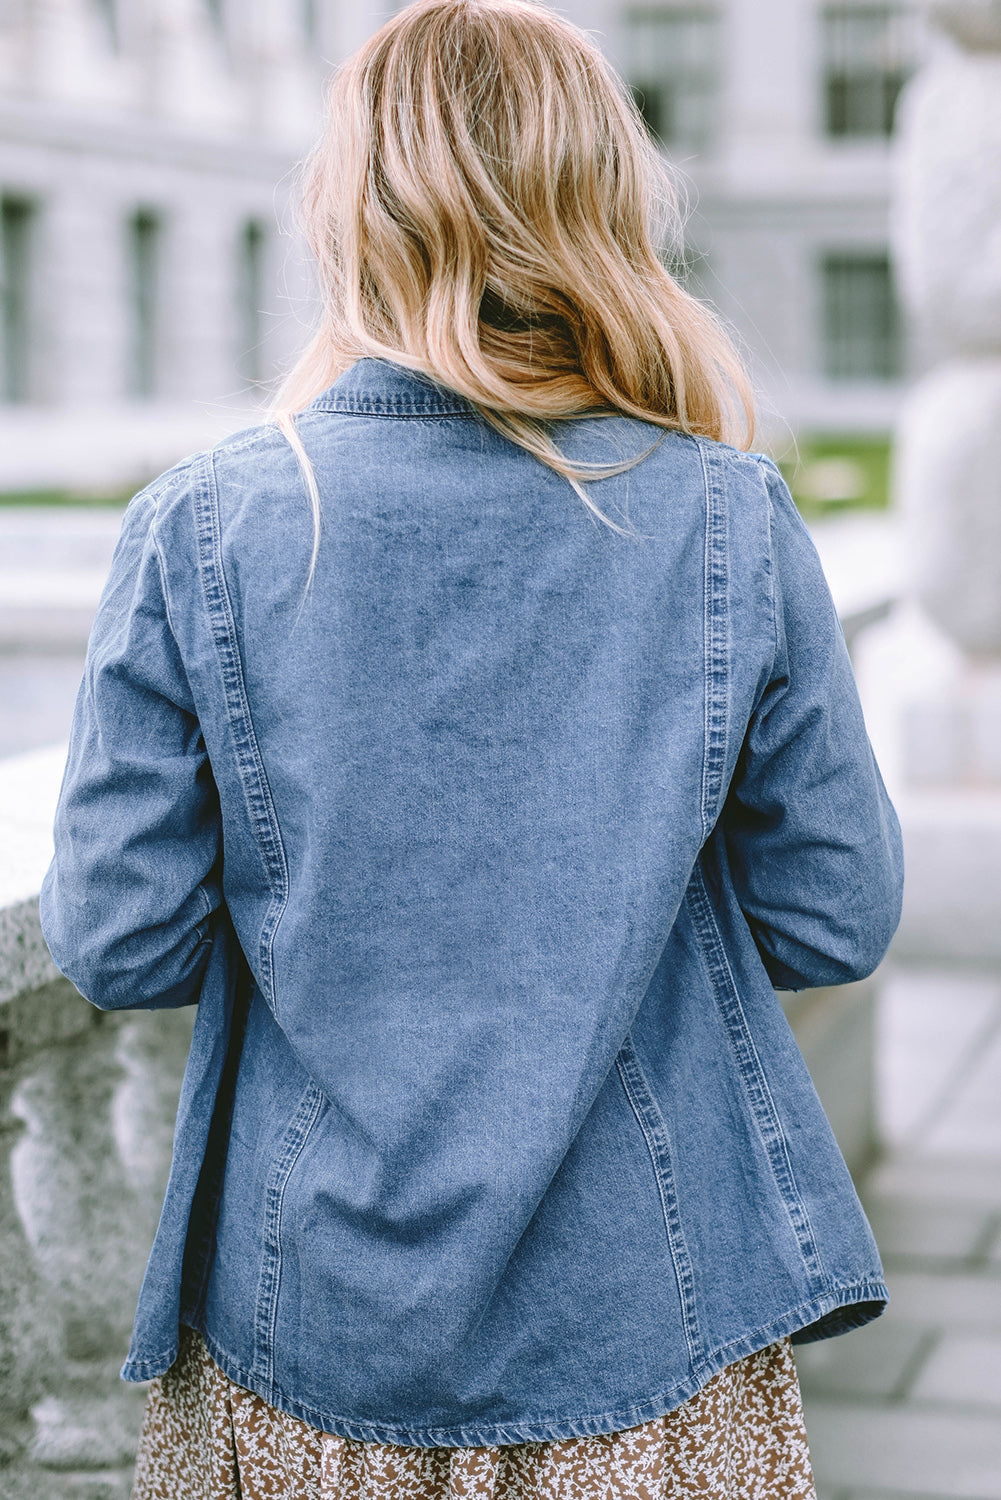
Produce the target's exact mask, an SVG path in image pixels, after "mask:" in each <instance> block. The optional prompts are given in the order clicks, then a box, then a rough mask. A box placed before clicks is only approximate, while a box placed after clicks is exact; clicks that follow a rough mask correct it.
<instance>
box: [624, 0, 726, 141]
mask: <svg viewBox="0 0 1001 1500" xmlns="http://www.w3.org/2000/svg"><path fill="white" fill-rule="evenodd" d="M625 25H626V48H627V56H626V76H627V77H628V79H629V82H630V85H631V87H632V91H633V96H634V98H635V99H636V102H637V104H638V105H639V107H640V110H641V111H642V113H643V118H644V119H645V120H646V123H647V125H648V126H649V128H650V131H651V132H652V134H653V135H655V136H657V138H658V139H659V140H661V141H663V143H664V144H665V145H666V146H674V147H680V148H682V149H687V150H690V151H700V150H703V149H704V148H705V147H706V146H707V145H708V144H709V141H710V139H711V137H712V132H713V126H714V124H715V118H714V117H715V104H716V93H717V50H718V48H717V30H718V23H717V18H716V16H715V15H713V14H712V12H710V11H704V10H666V9H665V10H632V11H629V12H627V14H626V19H625Z"/></svg>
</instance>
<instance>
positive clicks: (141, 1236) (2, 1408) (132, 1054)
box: [0, 750, 191, 1500]
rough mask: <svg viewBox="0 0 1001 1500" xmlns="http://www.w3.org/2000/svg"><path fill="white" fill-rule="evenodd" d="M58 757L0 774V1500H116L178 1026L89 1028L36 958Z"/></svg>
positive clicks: (124, 1019) (25, 761)
mask: <svg viewBox="0 0 1001 1500" xmlns="http://www.w3.org/2000/svg"><path fill="white" fill-rule="evenodd" d="M63 755H64V752H63V751H62V750H59V751H55V752H52V751H45V752H42V753H39V754H36V755H30V756H22V757H18V758H17V759H15V760H11V761H7V762H4V763H0V831H2V835H3V848H4V854H3V877H2V881H0V1496H2V1497H3V1500H22V1497H24V1500H29V1497H30V1500H56V1497H58V1500H77V1497H80V1500H83V1497H85V1496H86V1497H87V1500H125V1497H126V1496H127V1495H128V1491H129V1484H130V1476H131V1469H132V1461H133V1456H134V1453H135V1444H136V1437H137V1434H138V1430H139V1423H140V1420H141V1415H142V1402H143V1392H142V1390H141V1389H137V1388H136V1387H135V1386H126V1385H124V1384H123V1383H122V1382H121V1381H120V1380H119V1378H118V1370H119V1368H120V1366H121V1363H122V1360H123V1358H124V1353H125V1349H126V1347H127V1344H128V1336H129V1329H130V1326H131V1321H132V1314H133V1312H134V1310H135V1302H136V1295H137V1293H138V1290H139V1283H140V1280H141V1278H142V1272H143V1267H144V1262H145V1256H146V1253H147V1251H148V1248H149V1245H150V1243H151V1241H152V1237H153V1232H154V1230H155V1227H156V1218H157V1214H158V1212H159V1207H160V1201H161V1198H162V1194H163V1189H164V1186H165V1183H166V1177H167V1170H168V1167H169V1161H170V1145H171V1132H172V1127H173V1119H174V1111H175V1108H176V1103H177V1093H178V1088H179V1084H180V1077H181V1071H182V1069H183V1065H184V1058H185V1055H186V1051H187V1044H188V1037H189V1035H190V1029H191V1012H190V1011H165V1012H157V1013H146V1012H135V1013H128V1012H125V1013H117V1014H104V1013H102V1012H100V1011H98V1010H95V1009H94V1008H93V1007H92V1006H90V1005H88V1004H87V1002H86V1001H85V1000H82V999H81V997H80V996H79V995H78V994H77V992H76V990H75V989H74V988H73V986H72V985H71V984H69V983H68V982H67V981H66V980H65V979H63V978H62V977H61V976H60V975H59V973H58V972H57V970H56V968H55V966H54V965H53V963H52V960H51V958H50V957H49V955H48V953H47V952H46V949H45V944H44V942H43V940H42V935H41V931H40V929H39V925H38V901H37V893H38V888H39V884H40V880H41V876H42V874H43V873H44V870H45V866H46V864H47V861H48V857H49V849H50V841H49V834H48V829H49V826H50V824H51V818H52V809H53V805H54V802H55V796H56V790H57V787H58V783H59V775H60V772H61V767H62V761H63Z"/></svg>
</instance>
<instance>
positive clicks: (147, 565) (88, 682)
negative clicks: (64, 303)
mask: <svg viewBox="0 0 1001 1500" xmlns="http://www.w3.org/2000/svg"><path fill="white" fill-rule="evenodd" d="M175 482H176V481H175ZM167 483H168V484H169V483H170V479H169V478H167ZM163 485H164V480H160V481H158V482H157V484H155V485H153V486H151V488H150V489H149V490H145V491H143V492H142V493H141V494H140V495H137V496H136V498H135V499H134V500H133V501H132V503H131V505H130V506H129V508H128V510H127V511H126V513H125V519H124V522H123V526H122V532H121V536H120V537H119V541H118V545H117V548H116V550H115V555H114V559H113V561H112V564H111V572H110V575H109V577H108V581H107V583H106V585H105V589H104V593H103V595H102V597H101V602H100V605H99V607H98V611H97V617H96V619H95V622H94V628H93V631H92V633H91V638H90V644H89V646H88V650H87V661H86V667H85V670H84V678H83V683H82V685H81V688H80V693H79V697H78V698H77V704H76V711H75V715H74V720H73V727H72V731H71V736H70V745H69V758H68V761H67V765H66V771H65V775H64V777H63V784H62V790H61V792H60V795H59V802H58V807H57V811H56V821H55V857H54V859H53V861H52V864H51V865H50V867H49V870H48V873H47V875H46V877H45V881H44V883H43V886H42V893H41V903H40V909H41V921H42V931H43V933H44V936H45V940H46V942H47V943H48V945H49V949H50V951H51V953H52V956H53V958H54V959H55V961H56V964H57V965H58V967H59V968H60V969H61V970H62V972H63V973H64V974H65V975H66V976H67V977H68V978H69V979H71V980H72V981H73V983H74V984H75V985H76V986H77V988H78V989H79V990H80V992H81V993H82V994H83V995H84V996H86V998H87V999H88V1000H90V1001H92V1002H93V1003H94V1004H95V1005H97V1006H100V1007H101V1009H103V1010H108V1009H117V1008H119V1007H132V1008H142V1009H156V1008H165V1007H170V1006H178V1005H186V1004H188V1003H190V1002H192V1001H194V1000H197V998H198V990H199V986H200V982H201V978H202V974H203V971H204V968H205V964H206V962H207V959H208V954H209V950H210V948H211V944H212V933H213V913H214V912H215V911H216V908H217V907H218V906H219V904H220V900H221V894H220V887H219V881H218V865H219V860H220V848H221V837H220V820H219V806H218V798H217V795H216V790H215V784H214V782H213V779H212V774H211V770H210V767H209V763H208V758H207V755H206V751H205V744H204V741H203V739H202V736H201V732H200V730H199V725H198V720H197V718H196V716H195V709H194V704H193V701H192V698H191V693H190V690H189V687H188V682H187V678H186V676H185V672H184V667H183V665H182V663H181V659H180V656H179V653H178V649H177V644H176V642H175V640H174V637H173V634H172V631H171V628H170V620H169V616H168V609H167V600H166V596H165V591H164V583H163V573H162V569H161V566H160V557H159V553H158V549H157V542H156V537H155V532H154V523H155V519H156V510H157V496H158V494H159V493H161V487H162V486H163Z"/></svg>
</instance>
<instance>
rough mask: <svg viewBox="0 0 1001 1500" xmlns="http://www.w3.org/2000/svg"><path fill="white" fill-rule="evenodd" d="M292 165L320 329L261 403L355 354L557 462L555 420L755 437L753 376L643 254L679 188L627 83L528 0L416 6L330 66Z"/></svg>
mask: <svg viewBox="0 0 1001 1500" xmlns="http://www.w3.org/2000/svg"><path fill="white" fill-rule="evenodd" d="M328 103H329V108H328V122H327V127H326V129H325V131H324V133H323V135H322V137H321V139H320V140H319V142H318V144H317V145H316V147H315V149H314V150H313V152H312V154H311V155H310V156H309V158H308V159H307V161H306V162H305V164H304V169H303V171H304V180H303V191H302V203H301V210H300V212H301V221H302V227H303V229H304V232H305V235H306V239H307V242H308V244H309V246H310V249H311V250H312V253H313V255H314V256H315V259H316V262H317V266H318V269H319V278H320V288H321V316H320V321H319V326H318V327H317V329H316V332H315V334H314V336H313V338H312V339H311V341H310V343H309V344H308V346H307V348H306V349H305V351H304V352H303V354H302V355H301V357H300V358H299V360H298V362H297V363H296V364H295V366H294V367H293V368H292V370H291V371H290V372H289V374H288V375H287V377H286V378H285V380H284V382H283V384H282V385H281V387H280V389H279V390H278V392H277V394H276V396H275V399H274V401H273V403H272V405H271V408H270V416H271V419H272V420H273V421H275V422H277V423H278V425H279V426H280V427H281V429H282V431H283V432H284V433H285V435H286V436H287V437H288V439H289V442H290V443H291V444H292V446H293V448H294V449H295V451H296V453H297V455H298V457H299V461H300V464H301V465H302V468H303V473H304V476H305V479H306V483H307V486H308V488H309V493H310V499H311V502H312V506H313V513H314V519H315V522H316V542H315V545H314V561H315V556H316V552H315V547H316V545H318V539H319V518H320V500H319V493H318V489H317V484H316V478H315V475H314V473H313V470H312V466H311V465H310V463H309V460H308V457H307V455H306V453H305V451H304V449H303V446H302V443H301V440H300V438H299V435H298V433H297V431H296V427H295V423H294V420H293V417H294V413H295V412H297V411H301V410H302V409H303V408H304V407H305V406H307V405H308V404H309V402H310V401H311V400H312V399H313V398H314V397H315V396H317V395H318V394H319V393H320V392H321V391H323V390H326V389H327V387H328V386H330V385H331V384H332V383H333V382H334V381H335V380H336V379H337V377H338V375H340V374H341V373H342V372H343V371H344V370H345V369H347V368H348V367H349V366H350V365H352V364H353V363H354V362H355V361H356V360H358V359H359V358H362V357H364V356H375V357H377V358H383V359H389V360H392V361H394V362H396V363H397V364H400V365H404V366H407V367H409V368H411V369H413V370H416V371H419V372H422V373H424V374H426V375H428V376H430V377H431V378H432V379H433V380H435V381H437V382H438V383H439V384H441V385H444V386H447V387H450V388H451V389H452V390H454V391H457V392H459V394H460V395H462V396H465V397H466V398H467V399H468V400H469V401H470V402H472V404H473V405H474V407H476V408H477V409H478V410H479V412H480V413H481V414H482V416H483V417H484V418H485V420H486V421H487V422H489V423H490V424H491V425H492V426H493V427H495V428H496V429H497V430H498V431H500V432H502V433H503V434H504V435H505V436H506V437H508V438H510V439H511V440H512V441H513V442H515V443H518V444H520V445H521V447H523V448H525V449H527V450H528V452H529V453H533V454H534V455H535V456H536V458H538V459H540V460H541V462H542V463H544V464H547V465H548V466H549V468H551V469H554V470H555V471H556V472H557V473H558V474H562V475H563V476H564V477H565V478H566V479H567V480H568V481H569V482H570V483H571V485H572V486H573V488H574V489H575V490H576V492H577V493H578V495H579V496H580V498H581V499H582V500H583V501H584V503H585V504H586V505H587V506H588V507H589V509H590V510H591V511H592V512H593V513H594V514H595V515H597V516H599V517H600V519H601V520H603V521H605V522H607V524H609V525H612V526H613V527H614V529H616V530H620V529H621V528H619V527H617V526H615V523H613V522H611V521H609V520H608V517H606V516H604V515H603V514H602V512H601V511H600V510H599V508H598V507H597V506H596V505H595V503H594V502H593V501H592V500H591V498H590V496H589V495H588V494H587V493H586V491H585V490H584V489H583V488H582V486H581V481H582V480H587V479H600V478H606V477H609V476H611V475H612V474H618V473H622V472H624V470H625V469H627V468H629V467H630V466H631V465H632V464H634V463H637V462H639V460H640V459H641V458H642V457H644V456H645V454H646V453H647V452H649V451H650V449H649V448H645V449H644V450H643V452H641V453H640V454H639V455H638V456H636V457H634V458H631V459H628V460H626V461H624V462H620V463H616V464H605V465H601V464H575V463H573V462H571V461H570V460H569V459H568V458H566V457H565V456H564V455H563V454H562V453H561V452H560V451H559V449H558V447H557V446H556V444H555V442H554V441H553V437H552V434H551V424H552V423H554V422H556V421H558V420H560V419H564V418H570V417H580V416H583V415H588V416H594V415H610V414H622V413H624V414H626V415H628V416H631V417H638V418H641V419H642V420H643V421H646V422H651V423H654V424H656V425H657V426H659V427H662V428H674V429H681V430H682V431H685V432H689V433H698V434H702V435H705V436H707V437H711V438H718V439H722V440H724V441H728V442H732V443H735V444H736V445H738V446H742V447H749V446H750V444H751V442H752V440H753V428H754V416H753V407H752V400H751V394H750V388H749V385H748V381H747V378H746V376H745V374H744V371H743V369H742V366H741V363H740V360H739V358H738V356H737V354H736V352H735V350H734V348H733V345H732V344H731V342H730V340H729V338H728V337H727V335H726V333H725V332H724V331H723V329H722V328H721V326H720V325H719V323H718V322H717V321H716V319H715V318H714V316H713V315H712V313H711V312H710V311H709V310H708V309H707V308H706V307H704V306H703V305H702V304H701V303H699V302H698V301H696V300H695V299H694V298H693V297H692V296H690V295H689V293H687V292H686V291H685V290H684V289H683V288H682V287H681V286H679V284H678V282H677V281H676V280H675V279H674V278H673V277H672V276H671V275H670V273H669V272H668V270H667V269H666V267H665V265H664V264H663V263H662V260H661V259H660V256H659V255H658V246H662V245H663V244H664V243H665V237H666V236H668V235H673V236H674V243H675V244H678V243H680V218H679V212H678V205H677V198H676V195H675V193H674V191H673V188H672V185H671V183H670V180H669V178H668V176H667V173H666V168H665V166H664V164H663V162H662V160H661V158H660V156H659V153H658V152H657V150H656V148H655V147H654V146H653V144H652V143H651V141H650V139H649V137H648V135H647V133H646V130H645V128H644V126H643V123H642V120H641V118H640V115H639V113H638V111H637V109H636V106H635V104H634V103H633V101H632V98H631V97H630V95H629V93H628V91H627V90H626V89H625V87H624V86H623V85H622V83H621V81H620V80H619V79H618V78H617V77H616V75H615V74H614V73H613V71H612V69H611V68H610V66H609V65H608V63H607V62H606V61H605V59H604V58H603V57H602V55H601V53H600V52H599V50H598V49H597V47H595V46H594V45H593V44H592V43H591V42H590V41H589V40H588V38H587V37H586V36H585V35H584V33H583V32H581V31H579V30H578V29H577V28H576V27H574V26H572V25H571V24H570V23H569V22H567V21H565V20H564V19H562V18H561V17H559V16H557V15H555V14H554V13H553V12H552V11H549V10H547V9H545V8H544V7H543V6H542V5H538V4H533V3H531V0H418V3H416V4H413V5H409V6H407V8H406V9H404V10H402V11H400V12H399V13H398V14H397V15H395V16H393V17H392V19H391V20H389V21H388V22H387V23H386V24H385V25H384V26H383V27H382V28H381V29H380V30H379V31H377V32H376V33H375V35H374V36H372V37H371V38H370V39H369V41H367V42H366V43H365V44H364V46H362V47H361V48H360V49H359V50H358V51H357V52H356V53H354V55H353V56H352V57H350V58H349V59H348V60H347V62H345V63H344V64H343V65H342V66H341V67H340V68H339V69H338V70H337V71H336V72H335V73H334V75H333V77H332V79H331V82H330V87H329V97H328Z"/></svg>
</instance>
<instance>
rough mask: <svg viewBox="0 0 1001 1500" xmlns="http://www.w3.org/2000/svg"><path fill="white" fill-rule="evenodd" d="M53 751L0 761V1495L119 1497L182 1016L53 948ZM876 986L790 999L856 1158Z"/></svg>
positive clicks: (34, 1499)
mask: <svg viewBox="0 0 1001 1500" xmlns="http://www.w3.org/2000/svg"><path fill="white" fill-rule="evenodd" d="M63 753H64V752H63V751H62V749H57V750H51V751H50V750H46V751H41V752H37V753H34V754H30V755H25V756H20V757H17V758H15V759H12V760H8V761H5V762H0V839H2V847H3V849H4V854H3V857H2V863H3V872H2V875H0V1500H57V1497H58V1500H126V1497H127V1495H128V1491H129V1481H130V1473H131V1468H132V1460H133V1455H134V1452H135V1444H136V1438H137V1434H138V1431H139V1424H140V1421H141V1415H142V1402H143V1390H142V1388H139V1387H136V1386H126V1385H124V1384H123V1383H122V1382H121V1381H120V1380H119V1378H118V1370H119V1368H120V1366H121V1363H122V1361H123V1359H124V1356H125V1351H126V1347H127V1344H128V1337H129V1330H130V1326H131V1321H132V1315H133V1311H134V1308H135V1302H136V1295H137V1293H138V1289H139V1283H140V1280H141V1277H142V1272H143V1267H144V1263H145V1257H146V1254H147V1251H148V1248H149V1245H150V1243H151V1241H152V1237H153V1232H154V1229H155V1225H156V1217H157V1214H158V1211H159V1206H160V1201H161V1198H162V1194H163V1189H164V1186H165V1184H166V1179H167V1172H168V1167H169V1161H170V1146H171V1134H172V1127H173V1120H174V1112H175V1109H176V1103H177V1095H178V1090H179V1086H180V1080H181V1073H182V1070H183V1066H184V1059H185V1055H186V1051H187V1045H188V1038H189V1035H190V1029H191V1019H192V1015H191V1012H190V1011H185V1010H182V1011H161V1012H147V1011H141V1012H134V1013H131V1012H116V1013H103V1012H101V1011H98V1010H95V1009H94V1008H93V1007H92V1006H90V1005H88V1004H87V1002H86V1001H85V1000H83V999H82V998H81V997H80V995H79V994H78V993H77V992H76V990H74V988H73V986H72V985H71V984H69V982H68V981H67V980H65V979H63V978H62V977H61V976H60V975H59V973H58V971H57V970H56V968H55V966H54V965H53V963H52V960H51V958H50V957H49V955H48V953H47V951H46V948H45V944H44V942H43V940H42V935H41V930H40V927H39V922H38V902H37V893H38V889H39V886H40V883H41V878H42V875H43V874H44V871H45V868H46V866H47V864H48V860H49V857H50V851H51V841H50V834H49V829H50V826H51V820H52V812H53V808H54V804H55V799H56V794H57V790H58V784H59V777H60V774H61V769H62V762H63ZM873 995H874V991H873V987H872V985H871V984H862V985H850V986H846V987H843V988H841V989H838V990H812V991H806V992H804V993H803V994H801V995H797V996H791V997H789V1009H790V1019H791V1021H792V1024H793V1028H794V1030H795V1031H796V1034H797V1037H798V1039H799V1041H800V1045H801V1046H802V1047H803V1050H804V1054H805V1055H806V1058H807V1061H808V1062H809V1063H810V1065H811V1068H812V1070H813V1072H814V1077H815V1078H816V1080H817V1084H818V1088H819V1090H820V1093H821V1097H822V1098H823V1099H824V1101H825V1104H826V1106H827V1109H828V1113H829V1115H830V1116H831V1119H832V1123H833V1124H834V1127H835V1130H836V1132H837V1133H838V1136H839V1139H840V1140H841V1143H842V1148H843V1149H844V1150H845V1152H846V1155H847V1156H848V1158H849V1161H850V1162H851V1164H852V1165H853V1166H855V1167H860V1166H861V1165H863V1164H864V1162H865V1161H866V1160H867V1158H868V1157H869V1155H870V1154H871V1151H872V1148H873V1141H874V1133H873V1130H874V1127H873V1071H872V1070H873V1035H872V1030H873V1028H872V1022H873V1013H874V1012H873V1003H874V1001H873ZM179 1500H180V1497H179Z"/></svg>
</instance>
